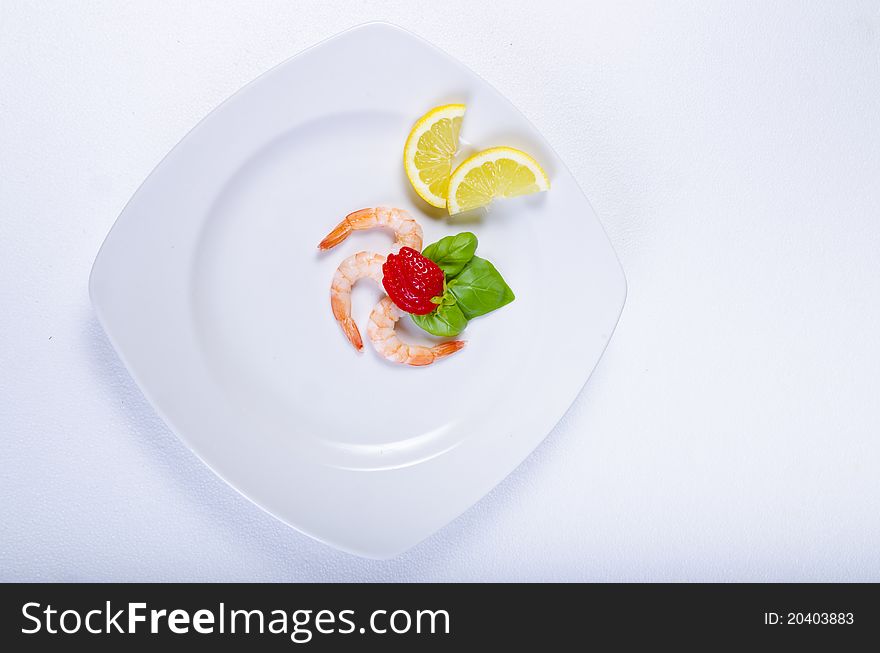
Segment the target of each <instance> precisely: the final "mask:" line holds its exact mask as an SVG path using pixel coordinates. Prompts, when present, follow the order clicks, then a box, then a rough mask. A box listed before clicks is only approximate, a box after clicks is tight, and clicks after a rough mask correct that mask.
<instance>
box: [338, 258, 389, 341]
mask: <svg viewBox="0 0 880 653" xmlns="http://www.w3.org/2000/svg"><path fill="white" fill-rule="evenodd" d="M383 263H385V256H384V255H383V254H373V253H371V252H358V253H357V254H354V255H353V256H349V257H348V258H347V259H345V260H344V261H343V262H342V263H341V264H340V266H339V267H338V268H336V273H335V274H334V275H333V281H332V282H331V283H330V306H331V307H332V308H333V317H335V318H336V321H337V322H339V326H341V327H342V331H343V332H344V333H345V337H346V338H348V341H349V342H350V343H351V344H352V345H354V348H355V349H357V350H358V351H361V350H363V348H364V341H363V340H362V339H361V332H360V331H358V328H357V325H356V324H355V323H354V320H353V319H352V318H351V288H352V286H354V284H355V283H357V282H358V280H359V279H365V278H370V279H373V280H374V281H376V282H377V283H378V284H379V285H382V264H383Z"/></svg>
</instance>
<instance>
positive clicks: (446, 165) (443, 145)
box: [403, 104, 465, 209]
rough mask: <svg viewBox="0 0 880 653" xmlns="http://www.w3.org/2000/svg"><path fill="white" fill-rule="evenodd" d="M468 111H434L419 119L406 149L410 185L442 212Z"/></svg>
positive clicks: (450, 108) (460, 108)
mask: <svg viewBox="0 0 880 653" xmlns="http://www.w3.org/2000/svg"><path fill="white" fill-rule="evenodd" d="M464 109H465V106H464V105H463V104H445V105H443V106H441V107H435V108H433V109H431V110H430V111H429V112H428V113H426V114H425V115H424V116H422V117H421V118H419V119H418V121H417V122H416V124H415V125H414V126H413V128H412V131H410V133H409V136H408V137H407V139H406V145H404V146H403V167H404V169H405V170H406V176H407V177H408V178H409V183H411V184H412V187H413V188H414V189H415V191H416V192H417V193H418V194H419V196H420V197H421V198H422V199H423V200H425V201H426V202H427V203H428V204H430V205H431V206H436V207H437V208H440V209H442V208H445V207H446V190H447V188H448V187H449V173H450V172H452V158H453V157H454V156H455V153H456V152H457V151H458V132H459V131H461V119H462V117H463V116H464Z"/></svg>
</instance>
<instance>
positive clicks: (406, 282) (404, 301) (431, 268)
mask: <svg viewBox="0 0 880 653" xmlns="http://www.w3.org/2000/svg"><path fill="white" fill-rule="evenodd" d="M382 274H383V275H384V276H383V277H382V285H383V286H385V292H387V293H388V296H389V297H391V301H393V302H394V303H395V304H396V305H397V306H398V307H399V308H401V309H403V310H404V311H406V312H407V313H413V314H415V315H425V314H427V313H430V312H431V311H433V310H434V309H435V308H437V304H434V303H433V302H431V298H432V297H439V296H440V295H442V294H443V270H441V269H440V268H439V267H438V266H437V264H436V263H434V261H432V260H431V259H429V258H425V257H424V256H422V255H421V254H419V253H418V252H417V251H416V250H414V249H411V248H409V247H401V248H400V253H399V254H389V255H388V259H387V260H386V261H385V264H384V265H383V266H382Z"/></svg>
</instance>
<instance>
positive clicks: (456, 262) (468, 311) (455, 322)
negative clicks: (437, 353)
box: [412, 231, 515, 338]
mask: <svg viewBox="0 0 880 653" xmlns="http://www.w3.org/2000/svg"><path fill="white" fill-rule="evenodd" d="M476 251H477V237H476V236H475V235H474V234H472V233H470V232H469V231H465V232H462V233H460V234H456V235H455V236H446V237H445V238H441V239H440V240H438V241H437V242H436V243H432V244H431V245H428V246H427V247H426V248H425V250H424V251H423V252H422V255H423V256H425V257H426V258H429V259H431V260H432V261H434V263H436V264H437V265H438V266H439V267H440V269H441V270H443V273H444V274H445V280H444V283H443V288H444V290H443V295H442V297H435V298H433V299H432V300H431V301H433V302H434V303H435V304H437V308H436V309H435V310H433V311H431V312H430V313H428V314H427V315H412V320H413V322H415V323H416V325H417V326H419V327H420V328H422V329H424V330H425V331H427V332H428V333H430V334H433V335H435V336H442V337H445V338H450V337H452V336H457V335H458V334H459V333H461V332H462V331H464V329H465V327H466V326H467V324H468V320H472V319H473V318H475V317H479V316H480V315H485V314H486V313H490V312H492V311H494V310H496V309H499V308H501V307H502V306H505V305H507V304H509V303H510V302H512V301H513V300H514V299H515V296H514V294H513V291H512V290H511V289H510V286H508V285H507V282H505V281H504V278H503V277H502V276H501V274H500V273H499V272H498V270H496V269H495V266H494V265H492V264H491V263H490V262H489V261H487V260H486V259H484V258H480V257H479V256H474V253H475V252H476Z"/></svg>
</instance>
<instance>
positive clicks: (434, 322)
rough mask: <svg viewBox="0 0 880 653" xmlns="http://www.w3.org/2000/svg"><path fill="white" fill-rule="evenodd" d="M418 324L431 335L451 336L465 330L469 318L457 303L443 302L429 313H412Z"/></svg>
mask: <svg viewBox="0 0 880 653" xmlns="http://www.w3.org/2000/svg"><path fill="white" fill-rule="evenodd" d="M410 317H411V318H412V321H413V322H415V323H416V325H417V326H418V327H420V328H422V329H424V330H425V331H427V332H428V333H430V334H431V335H434V336H442V337H444V338H451V337H452V336H457V335H458V334H459V333H461V332H462V331H464V328H465V327H466V326H467V323H468V321H467V318H466V317H465V316H464V313H462V312H461V309H460V308H459V307H458V306H457V305H456V304H452V305H448V304H441V305H440V306H438V307H437V310H435V311H431V312H430V313H428V314H427V315H411V316H410Z"/></svg>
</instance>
